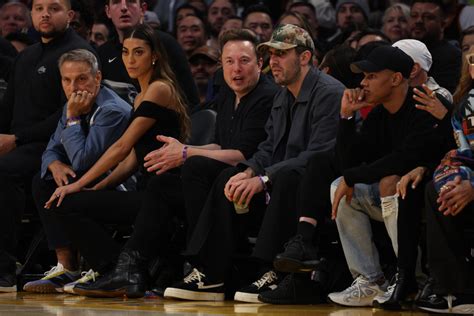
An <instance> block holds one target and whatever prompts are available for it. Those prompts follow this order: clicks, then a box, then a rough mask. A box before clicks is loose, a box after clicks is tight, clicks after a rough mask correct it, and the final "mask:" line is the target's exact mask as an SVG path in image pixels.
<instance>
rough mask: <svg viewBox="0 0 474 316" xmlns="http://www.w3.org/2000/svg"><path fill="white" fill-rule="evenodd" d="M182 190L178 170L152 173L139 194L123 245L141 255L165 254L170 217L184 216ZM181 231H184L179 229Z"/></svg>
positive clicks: (181, 217)
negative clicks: (131, 223) (138, 205)
mask: <svg viewBox="0 0 474 316" xmlns="http://www.w3.org/2000/svg"><path fill="white" fill-rule="evenodd" d="M183 213H184V203H183V189H182V185H181V177H180V175H179V173H177V172H175V173H164V174H162V175H160V176H153V177H151V178H150V180H149V181H148V183H147V186H146V189H145V191H144V192H143V194H142V203H141V207H140V209H139V211H138V215H137V217H136V219H135V223H134V230H133V234H132V236H130V238H129V240H128V241H127V243H126V244H125V248H128V249H134V250H138V251H139V252H140V253H141V254H142V255H143V256H145V257H147V258H153V257H155V256H157V255H160V256H165V255H166V254H167V251H168V249H169V248H168V245H169V241H170V236H171V234H173V233H174V230H175V229H176V227H173V224H172V223H173V217H177V218H179V219H183V217H184V214H183ZM183 233H184V232H183Z"/></svg>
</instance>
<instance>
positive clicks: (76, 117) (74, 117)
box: [66, 116, 81, 122]
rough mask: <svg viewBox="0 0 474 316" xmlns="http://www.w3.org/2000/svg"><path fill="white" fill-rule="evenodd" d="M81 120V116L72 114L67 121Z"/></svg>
mask: <svg viewBox="0 0 474 316" xmlns="http://www.w3.org/2000/svg"><path fill="white" fill-rule="evenodd" d="M80 120H81V117H80V116H71V117H68V118H66V122H67V121H80Z"/></svg>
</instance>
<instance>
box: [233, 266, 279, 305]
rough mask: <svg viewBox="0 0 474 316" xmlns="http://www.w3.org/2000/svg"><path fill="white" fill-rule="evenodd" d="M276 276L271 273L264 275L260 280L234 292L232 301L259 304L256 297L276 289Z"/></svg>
mask: <svg viewBox="0 0 474 316" xmlns="http://www.w3.org/2000/svg"><path fill="white" fill-rule="evenodd" d="M277 282H278V276H277V274H276V273H275V272H273V271H271V270H270V271H268V272H266V273H264V274H263V275H262V276H261V277H260V279H258V280H257V281H255V282H253V283H252V284H250V285H249V286H246V287H244V288H241V289H240V290H238V291H237V292H235V295H234V300H235V301H240V302H248V303H260V301H259V300H258V295H259V294H260V293H262V292H265V291H269V290H270V291H271V290H274V289H276V288H277V284H278V283H277Z"/></svg>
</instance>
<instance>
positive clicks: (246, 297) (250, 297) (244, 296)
mask: <svg viewBox="0 0 474 316" xmlns="http://www.w3.org/2000/svg"><path fill="white" fill-rule="evenodd" d="M234 301H239V302H246V303H261V301H259V299H258V294H256V293H245V292H235V294H234Z"/></svg>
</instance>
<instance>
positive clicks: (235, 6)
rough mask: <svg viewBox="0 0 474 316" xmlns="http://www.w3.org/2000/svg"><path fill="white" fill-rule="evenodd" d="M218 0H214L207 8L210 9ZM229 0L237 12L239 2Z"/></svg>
mask: <svg viewBox="0 0 474 316" xmlns="http://www.w3.org/2000/svg"><path fill="white" fill-rule="evenodd" d="M216 1H217V0H212V1H211V2H210V3H209V5H208V6H207V8H208V9H209V8H210V7H211V6H212V5H213V4H214V2H216ZM227 1H229V3H230V4H231V5H232V8H234V12H237V4H236V3H235V1H233V0H227Z"/></svg>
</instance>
